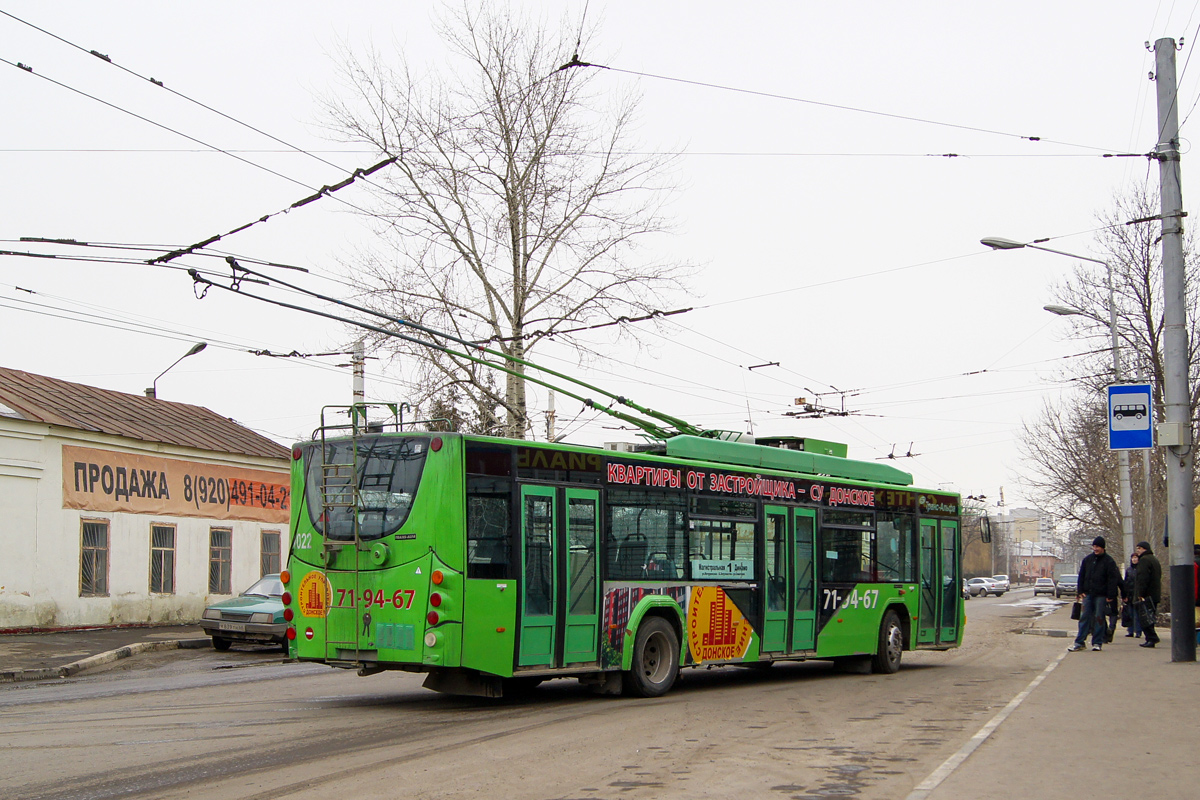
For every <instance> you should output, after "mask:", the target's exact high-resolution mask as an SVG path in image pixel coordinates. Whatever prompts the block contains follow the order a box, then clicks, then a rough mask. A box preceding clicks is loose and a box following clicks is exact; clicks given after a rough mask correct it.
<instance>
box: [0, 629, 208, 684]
mask: <svg viewBox="0 0 1200 800" xmlns="http://www.w3.org/2000/svg"><path fill="white" fill-rule="evenodd" d="M210 646H212V640H211V639H209V638H208V637H207V636H206V637H204V638H202V639H201V638H195V639H169V640H166V641H161V642H134V643H133V644H128V645H125V646H124V647H118V648H117V649H116V650H109V651H108V652H106V653H97V654H96V655H94V656H88V657H87V658H82V659H80V660H79V661H73V662H71V663H70V664H65V665H63V666H61V667H39V668H36V669H13V670H6V671H0V683H21V682H24V681H43V680H49V679H51V678H70V677H71V676H73V675H78V674H80V673H81V672H86V671H87V670H89V669H94V668H96V667H100V666H103V665H105V664H111V663H112V662H114V661H120V660H121V659H123V658H129V657H130V656H136V655H138V654H139V653H152V652H155V651H158V650H196V649H199V648H201V647H210Z"/></svg>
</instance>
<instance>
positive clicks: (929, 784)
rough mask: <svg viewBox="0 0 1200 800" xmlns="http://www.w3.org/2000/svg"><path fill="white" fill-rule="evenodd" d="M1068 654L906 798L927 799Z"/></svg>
mask: <svg viewBox="0 0 1200 800" xmlns="http://www.w3.org/2000/svg"><path fill="white" fill-rule="evenodd" d="M1066 655H1067V651H1066V650H1064V651H1063V652H1061V653H1059V654H1058V658H1056V659H1054V660H1053V661H1051V662H1050V664H1049V665H1048V666H1047V667H1046V668H1045V669H1044V670H1042V672H1041V674H1039V675H1038V676H1037V677H1036V678H1034V679H1033V680H1032V681H1031V682H1030V684H1029V685H1028V686H1026V687H1025V689H1024V691H1022V692H1021V693H1020V694H1018V695H1017V696H1016V697H1014V698H1013V699H1012V700H1009V701H1008V705H1006V706H1005V707H1004V708H1002V709H1000V713H998V714H996V716H994V717H992V718H991V719H990V720H989V721H988V723H987V724H986V725H984V726H983V727H982V728H980V729H979V731H978V732H977V733H976V734H975V735H974V736H972V737H971V738H970V739H969V740H968V741H967V743H966V744H964V745H963V746H962V748H961V749H960V750H959V751H958V752H957V753H955V754H954V755H952V756H950V757H949V758H947V759H946V760H945V761H943V762H942V765H941V766H940V767H938V768H937V769H935V770H934V771H933V772H931V773H930V775H929V777H928V778H926V779H925V780H923V781H921V783H919V784H918V785H917V788H915V789H913V790H912V793H910V794H909V795H908V797H906V798H905V800H926V798H928V797H929V795H930V794H931V793H932V792H933V790H934V789H936V788H937V787H938V786H940V785H941V783H942V781H944V780H946V778H949V777H950V775H951V773H953V772H954V770H956V769H958V768H959V766H961V765H962V763H963V762H964V761H966V760H967V759H968V758H970V756H971V754H972V753H974V752H975V751H976V750H978V749H979V745H981V744H983V743H984V742H986V741H987V740H988V737H989V736H991V735H992V734H993V733H994V732H995V730H996V728H999V727H1000V723H1002V722H1004V720H1006V719H1008V715H1009V714H1011V713H1012V712H1014V711H1016V710H1017V706H1019V705H1021V703H1023V702H1025V698H1027V697H1029V695H1030V693H1032V692H1033V690H1034V689H1036V688H1037V687H1038V686H1039V685H1040V684H1041V682H1042V681H1044V680H1046V676H1047V675H1049V674H1050V673H1051V672H1053V671H1054V668H1055V667H1057V666H1058V665H1059V663H1060V662H1061V661H1062V660H1063V658H1064V657H1066Z"/></svg>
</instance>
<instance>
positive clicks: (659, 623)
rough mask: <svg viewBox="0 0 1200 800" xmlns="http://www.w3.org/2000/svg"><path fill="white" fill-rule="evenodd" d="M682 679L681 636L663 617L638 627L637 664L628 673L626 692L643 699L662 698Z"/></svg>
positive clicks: (650, 618) (626, 676) (634, 651)
mask: <svg viewBox="0 0 1200 800" xmlns="http://www.w3.org/2000/svg"><path fill="white" fill-rule="evenodd" d="M677 677H679V637H677V636H676V635H675V629H674V628H672V627H671V624H670V623H669V622H667V621H666V620H665V619H663V618H662V617H647V618H646V619H644V620H642V624H641V625H640V626H638V632H637V638H636V639H635V640H634V643H633V664H632V666H631V668H630V670H629V672H626V673H625V689H626V691H629V692H631V693H633V694H636V695H639V696H641V697H658V696H659V695H663V694H666V693H667V690H669V689H670V688H671V686H672V685H673V684H674V683H675V679H676V678H677Z"/></svg>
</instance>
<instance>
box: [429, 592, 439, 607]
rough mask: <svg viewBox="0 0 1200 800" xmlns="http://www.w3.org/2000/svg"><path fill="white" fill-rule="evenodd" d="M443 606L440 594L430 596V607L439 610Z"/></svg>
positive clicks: (435, 593)
mask: <svg viewBox="0 0 1200 800" xmlns="http://www.w3.org/2000/svg"><path fill="white" fill-rule="evenodd" d="M441 604H442V596H441V595H440V594H438V593H437V592H434V593H433V594H431V595H429V605H431V606H433V607H434V608H437V607H438V606H440V605H441Z"/></svg>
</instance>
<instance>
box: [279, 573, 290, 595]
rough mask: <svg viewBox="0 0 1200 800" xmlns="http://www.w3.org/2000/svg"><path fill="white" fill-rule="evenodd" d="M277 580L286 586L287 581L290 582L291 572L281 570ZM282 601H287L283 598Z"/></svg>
mask: <svg viewBox="0 0 1200 800" xmlns="http://www.w3.org/2000/svg"><path fill="white" fill-rule="evenodd" d="M279 580H280V582H281V583H283V585H284V586H287V585H288V584H289V583H291V582H292V573H290V572H288V571H287V570H286V569H285V570H284V571H283V572H281V573H279ZM284 602H285V603H286V602H287V601H286V600H284Z"/></svg>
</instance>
